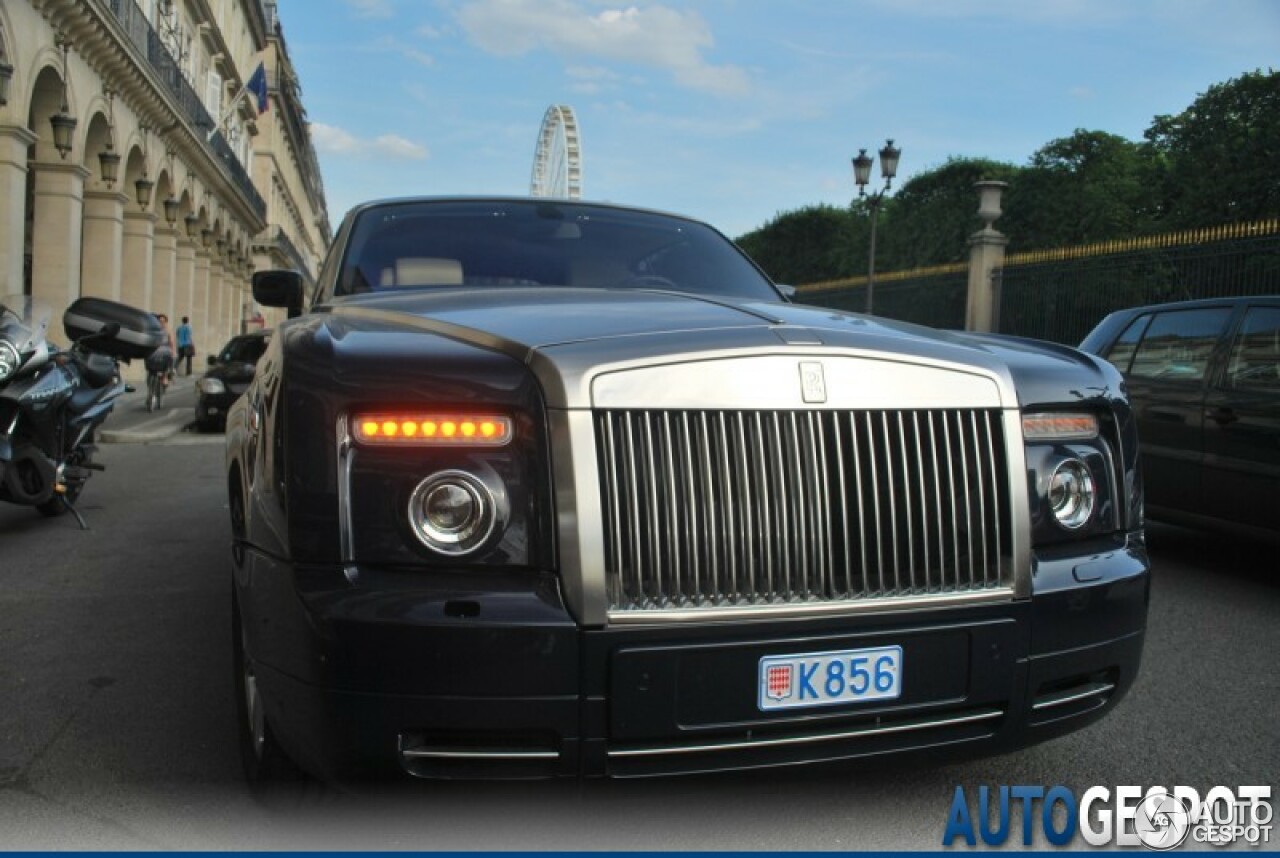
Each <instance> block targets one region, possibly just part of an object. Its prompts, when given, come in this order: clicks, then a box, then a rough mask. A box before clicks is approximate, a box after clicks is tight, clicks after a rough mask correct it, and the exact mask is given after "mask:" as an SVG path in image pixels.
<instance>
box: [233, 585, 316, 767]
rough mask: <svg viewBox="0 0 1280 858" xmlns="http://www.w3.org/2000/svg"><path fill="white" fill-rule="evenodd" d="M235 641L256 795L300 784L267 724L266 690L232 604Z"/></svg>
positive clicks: (243, 756)
mask: <svg viewBox="0 0 1280 858" xmlns="http://www.w3.org/2000/svg"><path fill="white" fill-rule="evenodd" d="M231 610H232V619H231V636H232V637H231V640H232V646H233V648H234V650H235V659H234V667H235V689H236V713H237V715H238V716H239V718H238V720H239V722H240V729H239V745H240V761H241V763H242V765H243V766H244V774H245V778H246V779H247V780H248V781H249V786H250V788H251V789H253V790H254V792H255V793H262V792H264V791H266V790H268V789H269V788H270V787H272V786H274V785H279V784H285V783H290V782H297V781H299V780H300V779H302V773H301V771H300V770H299V769H298V767H297V766H296V765H295V764H294V762H293V761H292V760H290V759H289V757H288V755H287V754H285V752H284V751H283V749H281V747H280V745H279V744H278V743H277V742H276V738H275V735H274V734H273V733H272V732H271V725H270V724H269V723H268V722H267V713H266V708H265V706H264V704H263V699H262V690H261V688H260V687H259V684H258V675H257V671H256V669H255V666H254V663H253V659H251V658H250V657H249V654H248V651H247V650H246V648H245V635H244V627H243V625H242V623H241V621H240V610H239V607H238V606H237V605H235V604H234V603H233V604H232V609H231Z"/></svg>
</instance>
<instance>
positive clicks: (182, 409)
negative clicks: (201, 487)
mask: <svg viewBox="0 0 1280 858" xmlns="http://www.w3.org/2000/svg"><path fill="white" fill-rule="evenodd" d="M201 374H202V373H193V374H192V375H190V376H184V375H179V376H178V377H177V378H175V379H174V380H173V382H172V383H171V384H170V385H169V390H168V392H167V393H166V394H165V397H164V406H163V407H162V408H161V409H160V410H159V411H154V412H152V411H147V394H146V390H145V386H144V385H142V384H138V383H137V382H134V386H135V387H137V388H138V390H137V391H136V392H134V393H126V394H125V395H124V396H122V397H120V400H119V401H118V402H117V404H116V407H115V410H114V411H112V412H111V416H110V417H108V418H107V422H106V423H105V424H103V428H102V430H101V431H99V432H98V440H99V441H100V442H102V443H104V444H146V443H150V442H155V441H163V440H165V439H166V438H170V437H172V436H174V435H176V434H178V433H179V432H181V431H182V430H183V429H185V428H186V427H187V426H188V425H190V424H191V423H192V421H194V419H195V387H196V381H197V380H198V379H199V378H200V375H201Z"/></svg>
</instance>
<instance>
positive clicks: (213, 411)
mask: <svg viewBox="0 0 1280 858" xmlns="http://www.w3.org/2000/svg"><path fill="white" fill-rule="evenodd" d="M270 340H271V332H270V331H255V332H254V333H251V334H241V335H240V336H238V337H232V338H231V339H230V340H228V341H227V344H226V345H225V346H223V347H222V351H220V352H218V353H217V354H216V355H209V371H208V372H206V373H205V374H204V375H203V376H202V377H201V378H200V380H199V381H197V382H196V427H197V428H199V429H216V428H218V427H220V426H222V425H223V424H224V423H225V421H226V419H227V411H228V409H230V408H231V403H233V402H235V401H236V400H237V399H238V398H239V397H240V394H242V393H244V392H245V390H246V389H248V387H249V382H251V381H253V373H254V369H255V367H256V366H257V364H258V359H259V358H260V357H262V353H263V352H265V351H266V350H267V343H268V342H269V341H270Z"/></svg>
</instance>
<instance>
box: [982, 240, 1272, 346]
mask: <svg viewBox="0 0 1280 858" xmlns="http://www.w3.org/2000/svg"><path fill="white" fill-rule="evenodd" d="M996 276H998V277H1000V284H999V286H1000V289H999V294H1000V330H1001V331H1002V332H1004V333H1010V334H1019V335H1022V336H1028V337H1037V338H1039V339H1045V340H1053V341H1054V342H1059V343H1068V344H1072V345H1074V344H1075V343H1078V342H1079V341H1080V340H1081V339H1083V338H1084V336H1085V334H1087V333H1089V331H1090V330H1091V329H1092V328H1093V326H1094V325H1096V324H1097V323H1098V322H1099V321H1101V320H1102V318H1103V317H1104V316H1106V315H1107V314H1108V313H1110V312H1112V311H1114V310H1120V309H1123V308H1125V307H1133V306H1137V305H1142V304H1155V303H1160V302H1163V301H1181V300H1189V299H1193V298H1217V297H1224V296H1228V295H1260V294H1267V293H1280V220H1276V221H1269V222H1264V223H1255V224H1229V225H1226V226H1222V227H1216V228H1213V229H1201V230H1188V231H1184V232H1179V233H1169V234H1165V235H1159V236H1147V237H1144V238H1138V239H1131V240H1127V241H1112V242H1104V243H1102V244H1095V245H1088V246H1085V247H1076V248H1063V249H1058V250H1051V251H1032V252H1028V253H1017V254H1010V255H1009V256H1008V258H1006V260H1005V265H1004V269H1003V271H1000V272H997V274H996Z"/></svg>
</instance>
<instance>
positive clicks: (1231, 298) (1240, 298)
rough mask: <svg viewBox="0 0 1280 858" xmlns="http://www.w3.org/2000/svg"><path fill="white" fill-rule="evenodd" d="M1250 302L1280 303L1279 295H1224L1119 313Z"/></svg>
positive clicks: (1164, 303)
mask: <svg viewBox="0 0 1280 858" xmlns="http://www.w3.org/2000/svg"><path fill="white" fill-rule="evenodd" d="M1251 301H1280V295H1226V296H1223V297H1221V298H1195V299H1192V300H1188V301H1165V302H1162V303H1159V304H1144V305H1143V306H1141V307H1126V308H1125V309H1123V310H1118V311H1117V312H1120V313H1129V314H1134V315H1137V314H1138V313H1148V312H1154V311H1159V310H1194V309H1196V308H1197V307H1221V306H1223V305H1226V304H1230V305H1232V306H1234V305H1236V304H1241V303H1246V302H1251Z"/></svg>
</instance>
